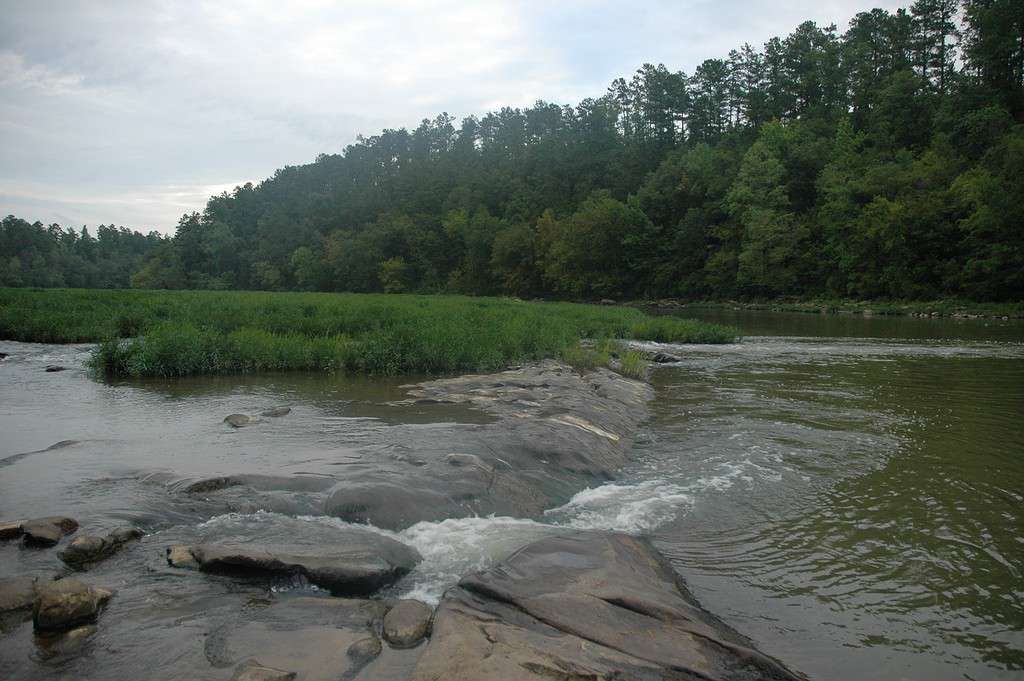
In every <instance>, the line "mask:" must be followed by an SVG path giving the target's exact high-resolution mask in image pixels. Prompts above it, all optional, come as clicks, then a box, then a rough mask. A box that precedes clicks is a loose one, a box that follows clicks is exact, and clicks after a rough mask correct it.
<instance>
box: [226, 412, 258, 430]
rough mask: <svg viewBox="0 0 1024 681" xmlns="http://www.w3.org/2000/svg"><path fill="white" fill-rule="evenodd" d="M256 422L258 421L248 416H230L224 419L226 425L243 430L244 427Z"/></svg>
mask: <svg viewBox="0 0 1024 681" xmlns="http://www.w3.org/2000/svg"><path fill="white" fill-rule="evenodd" d="M255 422H256V419H254V418H253V417H251V416H248V415H246V414H229V415H228V416H225V417H224V423H226V424H228V425H229V426H231V427H232V428H241V427H242V426H248V425H249V424H252V423H255Z"/></svg>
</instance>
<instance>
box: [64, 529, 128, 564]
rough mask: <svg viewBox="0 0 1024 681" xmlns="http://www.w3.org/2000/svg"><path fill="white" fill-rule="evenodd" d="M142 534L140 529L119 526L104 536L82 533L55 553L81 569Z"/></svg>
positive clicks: (102, 558)
mask: <svg viewBox="0 0 1024 681" xmlns="http://www.w3.org/2000/svg"><path fill="white" fill-rule="evenodd" d="M142 534H143V533H142V530H140V529H138V528H135V527H119V528H117V529H116V530H114V531H113V532H111V533H110V534H108V535H107V536H106V537H97V536H95V535H82V536H79V537H75V538H74V539H72V540H71V543H70V544H68V545H67V547H65V549H64V550H63V551H61V552H60V553H59V554H57V555H58V557H59V558H60V559H61V560H62V561H64V562H65V563H66V564H67V565H69V566H70V567H72V568H75V569H78V570H81V569H85V568H86V567H88V566H89V565H92V564H93V563H98V562H99V561H101V560H104V559H105V558H109V557H110V556H112V555H114V554H115V553H117V552H118V551H119V550H121V548H122V547H123V546H124V545H125V544H126V543H128V542H129V541H132V540H133V539H139V538H140V537H142Z"/></svg>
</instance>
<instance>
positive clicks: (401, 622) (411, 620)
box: [384, 599, 434, 648]
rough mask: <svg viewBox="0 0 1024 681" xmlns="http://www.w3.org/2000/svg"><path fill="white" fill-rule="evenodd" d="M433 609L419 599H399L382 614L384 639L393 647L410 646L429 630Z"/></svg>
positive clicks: (421, 638)
mask: <svg viewBox="0 0 1024 681" xmlns="http://www.w3.org/2000/svg"><path fill="white" fill-rule="evenodd" d="M433 616H434V610H433V609H432V608H431V607H430V606H429V605H427V604H426V603H423V602H421V601H416V600H410V599H407V600H401V601H398V603H396V604H395V607H393V608H391V609H390V610H388V612H387V614H386V615H384V639H385V640H386V641H387V642H388V643H390V644H391V645H392V646H394V647H395V648H411V647H412V646H414V645H416V644H417V643H419V642H420V641H421V640H423V638H424V637H425V636H426V635H427V632H428V631H429V630H430V619H431V618H432V617H433Z"/></svg>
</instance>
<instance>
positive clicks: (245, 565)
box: [167, 516, 421, 597]
mask: <svg viewBox="0 0 1024 681" xmlns="http://www.w3.org/2000/svg"><path fill="white" fill-rule="evenodd" d="M233 535H238V536H244V537H245V538H244V540H237V539H234V538H233ZM167 558H168V563H170V564H171V565H172V566H174V567H193V566H194V567H198V568H199V569H200V570H202V571H204V572H213V573H221V574H237V575H242V576H245V575H249V576H252V575H259V576H263V577H267V576H275V575H301V576H303V577H305V578H306V579H308V580H309V581H310V582H312V583H313V584H316V585H317V586H320V587H322V588H324V589H327V590H329V591H330V592H331V593H332V594H334V595H336V596H349V597H351V596H366V595H369V594H372V593H374V592H376V591H377V590H379V589H381V588H383V587H385V586H388V585H390V584H392V583H394V582H395V581H397V580H398V579H400V578H402V577H403V576H405V575H406V574H408V573H409V571H410V570H412V568H413V567H415V565H416V564H417V563H418V562H419V561H420V560H421V558H420V555H419V553H417V552H416V550H415V549H413V548H411V547H408V546H406V545H405V544H402V543H401V542H398V541H395V540H394V539H391V538H389V537H385V536H384V535H382V534H379V533H377V532H373V531H370V530H363V529H360V528H339V527H332V526H329V525H326V524H323V523H318V522H315V521H302V520H298V519H295V518H288V517H283V516H281V517H274V518H270V519H264V520H252V519H245V518H242V519H238V520H237V521H236V523H235V524H234V525H232V524H230V522H225V523H223V524H222V525H220V526H219V528H218V530H217V534H216V535H214V536H211V537H208V538H207V539H206V540H204V541H201V542H199V543H196V544H193V545H190V546H172V547H170V548H169V549H168V553H167ZM193 564H194V565H193Z"/></svg>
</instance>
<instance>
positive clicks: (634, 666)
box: [412, 533, 803, 681]
mask: <svg viewBox="0 0 1024 681" xmlns="http://www.w3.org/2000/svg"><path fill="white" fill-rule="evenodd" d="M412 678H413V679H416V680H417V681H428V680H430V681H436V680H439V679H451V680H466V681H468V680H470V679H472V680H473V681H488V680H493V681H514V680H517V679H537V680H540V679H551V678H560V679H561V678H572V679H611V678H616V679H618V678H622V679H634V678H635V679H647V678H650V679H655V678H657V679H665V678H673V679H674V678H679V679H684V678H686V679H690V678H693V679H697V678H699V679H715V680H721V681H729V680H736V681H739V680H741V679H742V680H754V679H772V680H775V681H796V680H799V679H803V677H802V676H800V675H798V674H796V673H794V672H791V671H790V670H788V669H786V668H785V667H784V666H783V665H782V664H781V663H779V662H777V661H776V660H774V659H772V658H770V657H768V656H766V655H763V654H761V653H759V652H757V651H756V650H754V649H753V648H752V646H751V643H750V641H748V640H747V639H745V638H743V637H742V636H741V635H739V634H738V633H736V632H735V631H733V630H732V629H730V628H729V627H728V626H727V625H725V624H724V623H723V622H721V621H720V620H718V619H717V618H715V617H714V616H713V615H711V614H709V613H707V612H706V611H704V610H703V609H702V608H701V607H700V606H699V605H698V604H697V603H696V601H695V600H694V599H693V597H692V596H691V595H690V594H689V593H688V592H687V591H686V589H685V587H683V585H682V584H681V583H680V581H679V580H678V578H677V576H676V575H675V573H674V572H673V571H672V569H671V567H669V566H668V565H666V564H665V562H664V561H663V559H662V558H661V557H660V556H659V555H658V554H657V552H655V551H654V549H653V548H651V546H650V545H649V544H648V543H647V542H645V541H643V540H640V539H636V538H633V537H629V536H626V535H622V534H599V533H579V534H575V535H571V536H562V537H552V538H548V539H543V540H541V541H539V542H536V543H534V544H531V545H529V546H527V547H525V548H523V549H520V550H519V551H518V552H517V553H515V554H514V555H513V556H511V557H510V558H509V559H508V560H506V561H504V562H502V563H500V564H498V565H496V566H495V567H493V568H491V569H490V570H487V571H485V572H482V573H479V574H476V575H472V576H469V577H466V578H464V579H463V580H462V581H461V582H460V583H459V585H458V586H457V587H455V588H453V589H450V590H449V591H448V592H447V593H446V594H445V596H444V598H443V600H442V601H441V604H440V606H439V607H438V610H437V613H436V615H435V618H434V622H433V634H432V636H431V639H430V642H429V643H428V645H427V646H426V649H425V651H424V652H423V655H422V656H421V657H420V660H419V662H418V665H417V667H416V669H415V671H414V673H413V675H412Z"/></svg>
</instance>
